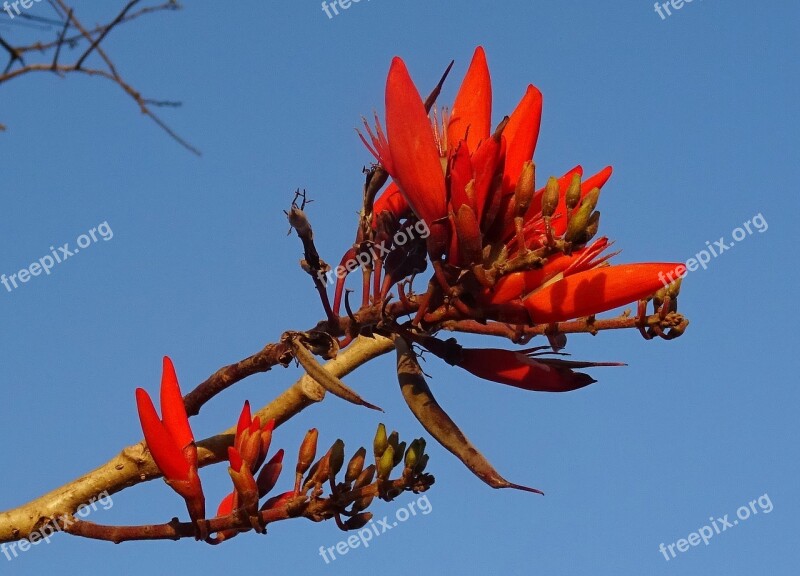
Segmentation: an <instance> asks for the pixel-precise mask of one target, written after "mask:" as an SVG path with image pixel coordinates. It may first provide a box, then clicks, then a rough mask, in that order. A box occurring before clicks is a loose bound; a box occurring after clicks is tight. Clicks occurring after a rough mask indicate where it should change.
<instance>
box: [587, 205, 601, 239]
mask: <svg viewBox="0 0 800 576" xmlns="http://www.w3.org/2000/svg"><path fill="white" fill-rule="evenodd" d="M599 228H600V211H599V210H595V211H594V212H592V215H591V216H589V223H588V224H587V225H586V232H585V234H584V237H583V241H584V242H588V241H589V240H591V239H592V238H594V237H595V235H596V234H597V230H598V229H599Z"/></svg>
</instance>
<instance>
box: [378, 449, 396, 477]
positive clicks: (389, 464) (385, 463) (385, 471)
mask: <svg viewBox="0 0 800 576" xmlns="http://www.w3.org/2000/svg"><path fill="white" fill-rule="evenodd" d="M392 468H394V448H393V447H392V446H391V445H390V446H388V447H387V448H386V452H384V453H383V456H381V459H380V460H379V461H378V478H379V479H381V480H386V479H387V478H389V474H391V473H392Z"/></svg>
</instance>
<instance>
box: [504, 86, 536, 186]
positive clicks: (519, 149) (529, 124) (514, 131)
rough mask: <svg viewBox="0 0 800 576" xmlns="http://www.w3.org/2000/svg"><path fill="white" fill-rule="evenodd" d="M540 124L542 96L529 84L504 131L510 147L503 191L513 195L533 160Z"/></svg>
mask: <svg viewBox="0 0 800 576" xmlns="http://www.w3.org/2000/svg"><path fill="white" fill-rule="evenodd" d="M541 122H542V93H541V92H539V90H538V89H536V88H535V87H534V86H533V84H529V85H528V89H527V91H526V92H525V96H523V97H522V100H520V102H519V104H517V107H516V108H515V109H514V112H512V113H511V117H510V118H509V120H508V124H507V125H506V128H505V130H503V137H504V138H505V139H506V142H507V145H508V147H507V149H506V165H505V170H504V172H503V190H504V192H506V193H510V192H513V190H514V186H516V184H517V180H518V179H519V175H520V173H521V172H522V165H523V164H524V163H525V162H527V161H528V160H530V159H531V158H533V152H534V150H536V141H537V140H538V139H539V126H540V125H541Z"/></svg>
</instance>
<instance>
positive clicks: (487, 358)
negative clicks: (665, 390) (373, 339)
mask: <svg viewBox="0 0 800 576" xmlns="http://www.w3.org/2000/svg"><path fill="white" fill-rule="evenodd" d="M457 365H458V366H460V367H461V368H463V369H464V370H467V371H468V372H471V373H472V374H474V375H475V376H477V377H478V378H483V379H484V380H491V381H493V382H499V383H501V384H507V385H509V386H515V387H517V388H522V389H524V390H532V391H536V392H569V391H571V390H577V389H578V388H583V387H584V386H588V385H589V384H594V383H595V382H596V380H595V379H594V378H592V377H591V376H589V375H588V374H584V373H583V372H575V371H574V370H573V368H590V367H595V366H620V364H617V363H613V362H574V361H569V360H561V359H557V358H533V357H531V356H530V355H529V354H526V353H525V352H514V351H512V350H501V349H498V348H464V349H462V351H461V359H460V360H459V362H458V364H457Z"/></svg>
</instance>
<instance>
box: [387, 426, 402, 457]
mask: <svg viewBox="0 0 800 576" xmlns="http://www.w3.org/2000/svg"><path fill="white" fill-rule="evenodd" d="M388 441H389V446H391V447H392V448H393V449H394V451H395V452H397V446H398V444H400V434H399V433H398V432H397V430H393V431H392V433H391V434H389V439H388Z"/></svg>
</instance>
